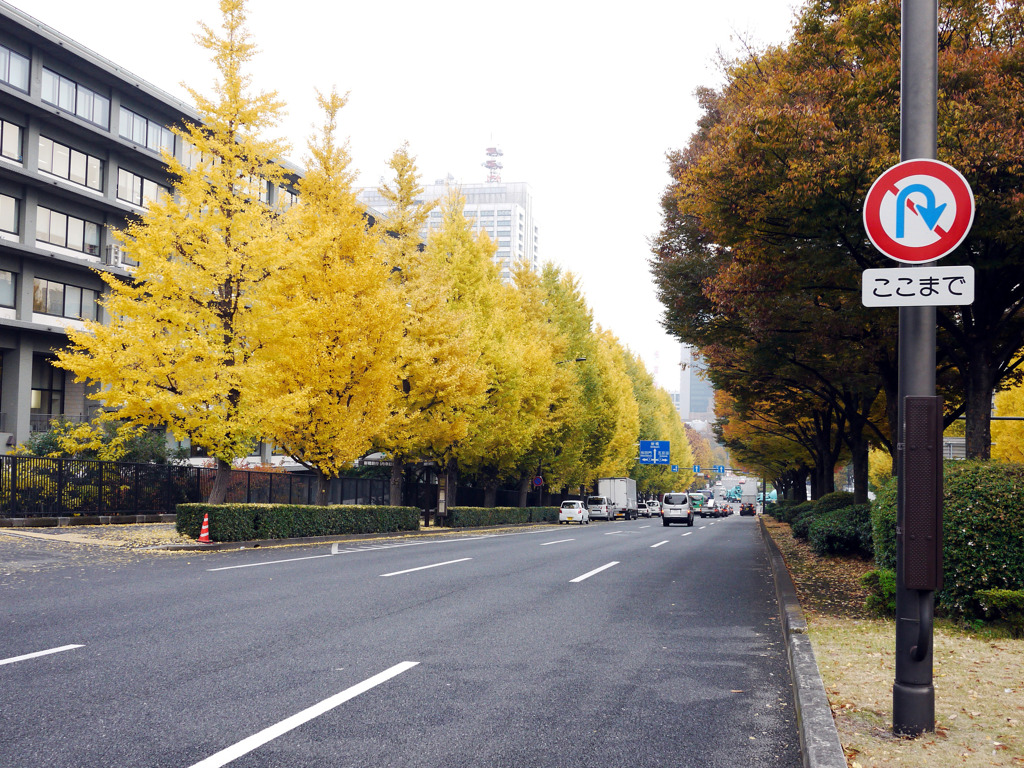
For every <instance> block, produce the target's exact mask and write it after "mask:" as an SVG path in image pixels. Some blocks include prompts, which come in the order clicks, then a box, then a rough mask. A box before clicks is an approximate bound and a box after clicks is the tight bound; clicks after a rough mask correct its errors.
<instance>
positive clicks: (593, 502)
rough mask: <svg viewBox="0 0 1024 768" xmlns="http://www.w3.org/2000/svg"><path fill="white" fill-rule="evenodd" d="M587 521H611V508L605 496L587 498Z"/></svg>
mask: <svg viewBox="0 0 1024 768" xmlns="http://www.w3.org/2000/svg"><path fill="white" fill-rule="evenodd" d="M587 514H588V519H593V520H611V519H612V513H611V506H610V505H609V504H608V497H607V496H587Z"/></svg>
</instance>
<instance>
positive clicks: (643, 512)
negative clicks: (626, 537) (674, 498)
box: [636, 501, 651, 517]
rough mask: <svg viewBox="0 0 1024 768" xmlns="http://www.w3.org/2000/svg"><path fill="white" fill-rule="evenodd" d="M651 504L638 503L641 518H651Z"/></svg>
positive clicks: (645, 502)
mask: <svg viewBox="0 0 1024 768" xmlns="http://www.w3.org/2000/svg"><path fill="white" fill-rule="evenodd" d="M649 504H650V502H649V501H638V502H637V503H636V513H637V514H638V515H639V516H640V517H650V516H651V508H650V506H648V505H649Z"/></svg>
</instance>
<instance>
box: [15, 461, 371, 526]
mask: <svg viewBox="0 0 1024 768" xmlns="http://www.w3.org/2000/svg"><path fill="white" fill-rule="evenodd" d="M216 474H217V470H215V469H209V468H206V467H193V466H189V465H168V464H128V463H122V462H112V461H82V460H79V459H47V458H39V457H36V456H0V517H71V516H74V515H154V514H174V511H175V506H176V505H178V504H183V503H188V502H200V501H205V500H206V499H207V498H208V497H209V495H210V489H211V488H212V487H213V480H214V477H215V476H216ZM388 490H389V489H388V483H387V481H386V480H379V479H367V478H352V477H342V478H336V479H334V480H332V481H331V483H330V485H329V487H328V493H327V496H328V501H329V503H332V504H387V503H388V495H389V494H388ZM315 492H316V478H315V477H314V476H313V475H312V474H301V473H295V472H257V471H252V470H242V469H236V470H233V471H232V473H231V484H230V486H229V488H228V493H227V501H229V502H253V503H259V502H263V503H276V504H311V503H313V500H314V499H313V496H314V494H315Z"/></svg>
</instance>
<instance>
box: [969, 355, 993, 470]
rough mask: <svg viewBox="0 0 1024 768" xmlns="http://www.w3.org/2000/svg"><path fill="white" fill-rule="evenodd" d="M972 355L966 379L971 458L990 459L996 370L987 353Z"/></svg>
mask: <svg viewBox="0 0 1024 768" xmlns="http://www.w3.org/2000/svg"><path fill="white" fill-rule="evenodd" d="M968 354H969V362H968V366H969V369H968V371H967V375H966V376H965V377H964V378H965V379H966V381H965V382H964V390H965V395H964V399H965V401H966V405H967V433H966V434H967V439H966V440H965V444H966V451H967V458H968V459H985V460H988V459H989V457H990V456H991V453H992V371H991V366H990V365H989V362H988V359H987V358H986V356H985V354H984V351H983V350H979V351H978V352H977V353H975V354H971V353H970V352H969V353H968Z"/></svg>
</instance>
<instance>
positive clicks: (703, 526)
mask: <svg viewBox="0 0 1024 768" xmlns="http://www.w3.org/2000/svg"><path fill="white" fill-rule="evenodd" d="M705 528H707V526H706V525H702V526H701V527H700V528H698V529H697V530H698V531H703V530H704V529H705Z"/></svg>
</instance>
